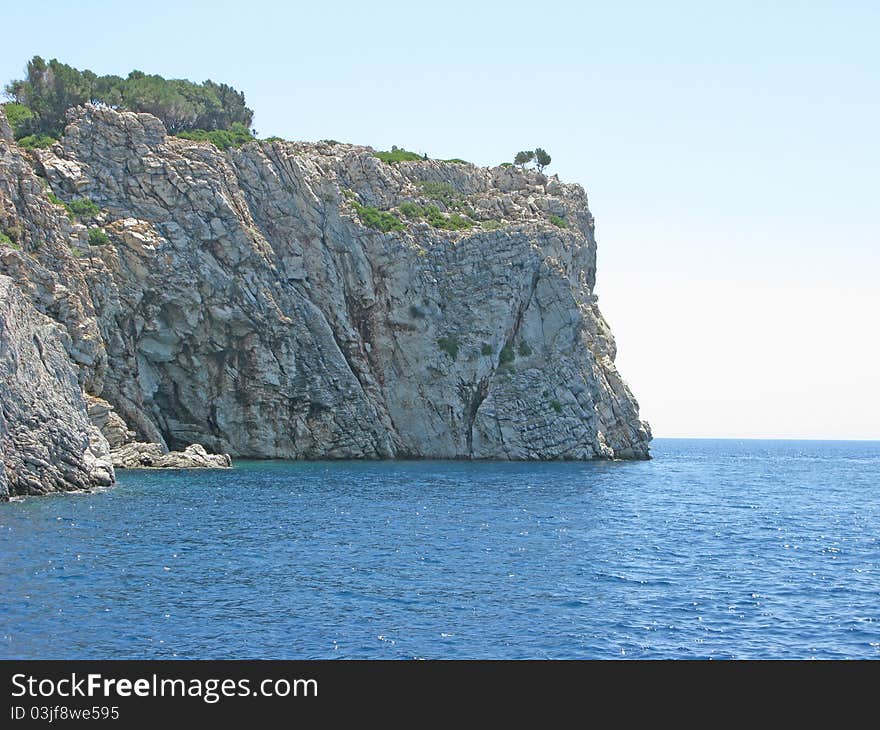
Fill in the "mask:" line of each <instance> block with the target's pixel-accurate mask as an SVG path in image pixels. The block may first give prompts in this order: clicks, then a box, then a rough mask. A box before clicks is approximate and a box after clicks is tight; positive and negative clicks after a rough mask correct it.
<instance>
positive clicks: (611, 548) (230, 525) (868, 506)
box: [0, 440, 880, 659]
mask: <svg viewBox="0 0 880 730" xmlns="http://www.w3.org/2000/svg"><path fill="white" fill-rule="evenodd" d="M654 454H655V457H656V458H655V459H654V460H653V461H650V462H633V463H587V464H581V463H546V464H517V463H479V462H477V463H475V462H436V461H432V462H385V463H379V462H335V463H328V462H317V463H314V462H313V463H303V462H262V463H260V462H250V463H240V464H239V465H238V466H237V468H236V469H234V470H232V471H229V472H134V471H132V472H121V473H120V482H119V485H118V486H117V487H115V488H113V489H110V490H107V491H104V492H101V493H95V494H87V495H59V496H54V497H47V498H35V499H26V500H23V501H20V502H14V503H10V504H5V505H4V504H0V551H2V558H0V657H3V658H173V657H180V658H334V657H340V658H342V657H360V658H406V657H426V658H543V657H555V658H669V657H682V658H701V657H716V658H734V657H736V658H807V657H820V658H840V657H851V658H874V659H877V658H880V443H877V442H793V441H790V442H782V441H775V442H774V441H698V440H693V441H692V440H658V441H656V442H655V447H654Z"/></svg>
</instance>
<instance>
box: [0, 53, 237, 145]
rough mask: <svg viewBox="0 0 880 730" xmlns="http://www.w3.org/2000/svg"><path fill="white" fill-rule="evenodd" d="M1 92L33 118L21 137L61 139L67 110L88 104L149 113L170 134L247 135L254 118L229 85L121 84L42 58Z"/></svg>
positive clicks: (137, 76) (139, 77) (144, 80)
mask: <svg viewBox="0 0 880 730" xmlns="http://www.w3.org/2000/svg"><path fill="white" fill-rule="evenodd" d="M5 91H6V93H7V95H8V96H9V97H10V98H11V99H12V101H13V102H16V103H18V104H21V105H23V106H25V107H27V108H28V109H29V110H30V112H31V113H32V117H31V118H29V119H26V120H24V121H23V123H22V126H21V129H20V131H19V133H18V134H21V135H31V134H46V135H50V136H52V137H60V136H61V133H62V132H63V131H64V126H65V124H66V112H67V110H68V109H70V108H71V107H75V106H79V105H81V104H85V103H86V102H93V103H100V104H106V105H107V106H109V107H112V108H115V109H127V110H129V111H135V112H148V113H150V114H152V115H154V116H156V117H158V118H159V119H161V120H162V123H163V124H164V125H165V129H167V130H168V132H169V134H175V133H177V132H181V131H183V130H187V129H207V130H217V129H231V128H232V125H233V124H235V123H238V124H241V125H242V126H244V128H245V129H248V128H250V126H251V122H252V121H253V116H254V113H253V112H252V111H251V110H250V109H248V108H247V106H245V99H244V94H243V93H241V92H239V91H236V90H235V89H233V88H232V87H231V86H228V85H227V84H218V83H215V82H213V81H205V82H203V83H201V84H197V83H194V82H192V81H188V80H186V79H165V78H162V77H161V76H157V75H148V74H145V73H143V72H142V71H132V72H131V73H130V74H128V76H127V77H125V78H123V77H122V76H113V75H108V76H98V75H97V74H95V73H94V72H92V71H88V70H86V71H80V70H79V69H76V68H73V66H69V65H67V64H66V63H62V62H61V61H59V60H57V59H54V58H53V59H51V60H50V61H46V60H44V59H43V58H40V56H34V57H33V58H32V59H31V60H30V61H28V64H27V71H26V74H25V77H24V78H23V79H16V80H14V81H11V82H10V83H9V84H8V85H7V86H6V89H5ZM14 113H15V112H14Z"/></svg>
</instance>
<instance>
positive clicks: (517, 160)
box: [513, 150, 535, 170]
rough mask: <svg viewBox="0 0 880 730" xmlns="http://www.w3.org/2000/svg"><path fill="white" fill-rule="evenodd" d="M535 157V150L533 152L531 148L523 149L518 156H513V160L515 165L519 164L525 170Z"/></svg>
mask: <svg viewBox="0 0 880 730" xmlns="http://www.w3.org/2000/svg"><path fill="white" fill-rule="evenodd" d="M534 159H535V153H534V152H532V151H531V150H523V151H522V152H517V153H516V157H514V158H513V162H514V164H515V165H519V166H520V167H521V168H522V169H523V170H525V169H526V165H528V164H529V163H530V162H531V161H532V160H534Z"/></svg>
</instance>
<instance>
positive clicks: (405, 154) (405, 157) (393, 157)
mask: <svg viewBox="0 0 880 730" xmlns="http://www.w3.org/2000/svg"><path fill="white" fill-rule="evenodd" d="M373 157H378V158H379V159H380V160H382V162H386V163H388V164H389V165H391V164H394V163H397V162H415V161H417V160H426V159H428V156H427V155H420V154H419V153H418V152H410V151H408V150H404V149H401V148H400V147H397V146H396V145H394V146H392V147H391V151H390V152H374V153H373Z"/></svg>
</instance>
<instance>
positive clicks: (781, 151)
mask: <svg viewBox="0 0 880 730" xmlns="http://www.w3.org/2000/svg"><path fill="white" fill-rule="evenodd" d="M713 5H717V4H713V3H703V2H676V3H666V4H663V6H662V7H660V5H659V4H657V3H626V2H613V3H612V2H608V3H592V2H554V3H553V4H552V5H551V6H547V7H541V8H538V7H537V6H536V5H534V4H521V5H517V4H512V3H504V4H495V3H475V2H458V0H452V1H450V2H445V3H442V4H440V3H437V4H431V5H429V6H425V5H419V6H413V5H412V4H410V3H381V2H375V3H358V2H346V3H336V2H326V3H321V4H317V3H309V4H306V3H273V2H261V1H260V0H255V1H253V2H249V3H246V4H242V3H240V2H238V3H234V4H233V3H225V2H221V1H219V0H217V1H214V2H192V3H186V2H174V3H171V2H161V1H160V2H153V3H151V4H150V6H149V8H146V7H145V6H138V5H135V4H129V3H113V2H97V1H95V0H78V2H76V3H67V2H46V3H43V4H41V8H42V9H41V13H40V15H41V17H42V18H46V19H49V20H46V21H41V22H39V23H35V22H34V21H33V18H34V15H33V11H32V9H29V8H28V7H27V6H25V5H24V4H21V3H16V4H9V5H8V6H7V7H4V10H3V13H2V16H0V17H2V25H0V79H2V80H3V81H6V80H8V79H11V78H17V77H20V76H22V74H23V69H24V65H25V63H26V61H27V59H28V58H30V57H31V56H32V55H34V54H39V55H42V56H44V57H46V58H53V57H57V58H59V59H60V60H62V61H65V62H66V63H70V64H71V65H73V66H76V67H78V68H90V69H92V70H93V71H95V72H97V73H116V74H120V75H125V74H127V73H128V71H130V70H132V69H140V70H142V71H145V72H148V73H159V74H162V75H164V76H166V77H186V78H191V79H193V80H196V81H202V80H204V79H207V78H211V79H213V80H215V81H225V82H227V83H230V84H232V85H234V86H235V87H236V88H239V89H241V90H243V91H244V92H245V94H246V96H247V100H248V104H249V106H250V107H251V108H253V109H254V110H255V120H254V126H255V127H256V129H257V130H258V131H259V133H260V134H261V135H262V136H268V135H279V136H282V137H285V138H288V139H304V140H317V139H323V138H333V139H338V140H341V141H347V142H357V143H361V144H371V145H373V146H374V147H376V148H379V149H388V148H390V146H391V145H392V144H396V145H398V146H401V147H405V148H407V149H413V150H417V151H424V152H427V153H428V154H429V155H430V156H433V157H440V158H449V157H462V158H464V159H467V160H471V161H473V162H476V163H478V164H496V163H498V162H501V161H504V160H509V159H511V158H512V156H513V154H514V153H515V152H516V151H517V150H520V149H523V148H532V147H534V146H541V147H544V148H546V149H547V151H548V152H550V154H551V155H552V156H553V163H552V165H551V166H550V167H549V168H548V172H551V173H552V172H555V173H558V174H559V175H560V177H561V178H562V179H563V180H566V181H576V182H580V183H581V184H583V185H584V187H585V188H586V189H587V192H588V194H589V198H590V207H591V209H592V211H593V214H594V215H595V217H596V222H597V238H598V242H599V268H598V285H597V293H598V294H599V298H600V299H599V302H600V306H601V307H602V309H603V312H604V313H605V316H606V318H607V319H608V320H609V323H610V324H611V327H612V330H613V331H614V333H615V336H616V338H617V341H618V346H619V356H618V365H619V367H620V369H621V372H622V374H623V376H624V378H625V379H626V380H627V381H628V382H629V383H630V385H631V387H632V389H633V391H634V393H635V394H636V396H637V397H638V399H639V401H640V403H641V406H642V415H643V417H644V418H646V419H647V420H649V421H650V422H651V424H652V426H653V428H654V433H655V435H656V436H707V437H713V436H714V437H796V438H797V437H800V438H874V439H878V438H880V341H878V340H880V338H878V325H877V318H878V315H880V275H878V269H880V204H878V197H880V142H878V140H880V43H878V42H877V39H878V37H880V5H878V4H877V3H876V2H867V1H866V2H847V1H843V2H837V3H834V4H826V3H821V4H820V3H811V2H776V3H772V4H770V3H766V2H752V1H751V0H743V1H742V2H738V3H735V4H733V3H729V4H727V7H720V6H716V7H713ZM31 29H32V30H31Z"/></svg>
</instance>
